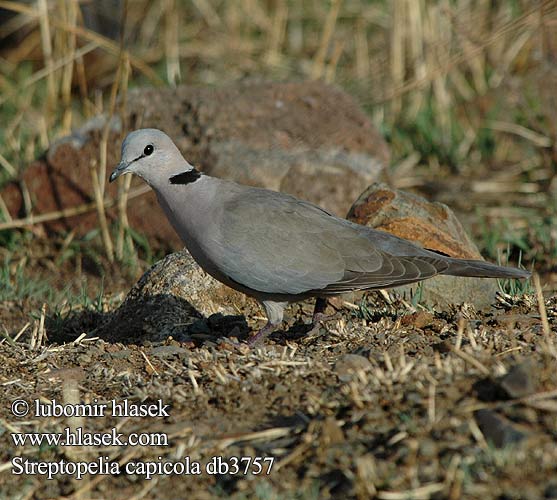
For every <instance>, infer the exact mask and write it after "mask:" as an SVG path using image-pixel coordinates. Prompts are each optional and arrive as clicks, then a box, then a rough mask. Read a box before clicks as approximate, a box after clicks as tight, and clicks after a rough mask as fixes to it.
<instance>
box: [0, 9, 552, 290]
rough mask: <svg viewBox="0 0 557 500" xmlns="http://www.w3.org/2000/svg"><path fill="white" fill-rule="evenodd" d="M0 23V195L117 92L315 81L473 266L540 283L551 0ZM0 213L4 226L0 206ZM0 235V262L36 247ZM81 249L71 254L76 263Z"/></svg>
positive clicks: (546, 215) (120, 14) (97, 14)
mask: <svg viewBox="0 0 557 500" xmlns="http://www.w3.org/2000/svg"><path fill="white" fill-rule="evenodd" d="M0 9H3V11H2V24H1V25H0V39H1V40H2V41H1V46H0V123H1V126H0V182H1V183H5V182H6V181H7V180H8V179H11V178H15V177H17V175H18V174H19V173H20V171H21V169H23V168H25V166H26V165H28V164H29V163H30V162H31V161H32V160H33V159H35V158H36V157H37V156H38V155H40V154H42V153H44V151H45V150H46V149H47V148H48V145H49V143H50V142H51V141H52V140H54V139H56V138H57V137H59V136H61V135H64V134H67V133H68V132H69V131H70V130H71V129H72V127H76V126H79V125H80V124H81V123H83V122H84V121H85V120H86V119H87V118H89V117H92V116H94V115H96V114H99V113H101V112H106V111H107V110H108V111H109V112H113V111H114V109H115V107H116V106H117V104H116V103H117V102H120V103H123V104H121V105H125V94H126V91H127V89H128V87H134V86H138V85H154V86H166V85H170V86H175V85H178V84H180V83H184V84H199V85H208V86H212V85H220V84H223V83H226V82H231V81H236V80H238V79H242V78H247V77H255V78H266V79H271V80H292V79H296V80H304V79H323V80H325V81H327V82H330V83H332V84H335V85H338V86H340V87H342V88H343V89H345V90H346V91H348V92H349V93H350V94H352V95H353V96H355V97H356V99H357V100H358V101H359V102H360V103H361V104H362V106H363V107H364V108H365V109H366V111H367V112H368V113H369V115H370V116H371V117H372V119H373V121H374V122H375V123H376V124H377V126H378V127H379V128H380V130H381V131H382V132H383V134H384V136H385V137H386V139H387V141H388V142H389V143H390V146H391V150H392V165H391V168H390V170H389V177H390V182H391V184H393V185H394V186H395V187H398V188H403V189H412V190H416V191H418V192H421V193H422V194H425V195H426V196H428V197H429V198H430V199H434V200H439V201H443V202H445V203H447V204H449V205H450V206H451V207H453V208H455V209H456V210H457V212H458V213H459V215H460V216H461V217H463V218H464V220H465V223H466V224H467V226H468V227H471V228H472V230H473V233H474V236H475V239H476V241H477V242H478V243H479V245H480V248H481V250H482V251H483V252H484V255H485V256H486V258H490V259H493V260H498V259H502V260H506V259H508V258H509V257H510V258H511V260H514V261H515V262H516V261H517V260H518V256H519V254H521V255H522V261H523V263H524V264H525V265H526V266H527V267H529V266H531V264H532V263H533V262H534V261H535V263H536V267H537V268H538V269H539V271H540V272H542V273H543V274H544V278H545V281H546V282H548V283H552V282H553V281H555V280H554V279H553V271H554V270H555V269H556V265H557V247H556V243H555V241H556V238H555V236H556V234H557V226H556V223H555V212H556V202H555V192H556V190H557V186H556V183H555V173H556V169H557V121H556V116H557V105H556V101H557V93H556V92H555V89H556V88H557V2H556V1H555V0H544V1H538V2H532V1H527V0H510V1H492V0H452V1H449V0H394V1H390V2H388V1H380V0H367V1H364V0H329V1H321V0H304V1H303V2H301V1H296V0H231V1H224V0H188V1H186V0H128V1H118V0H100V1H98V2H87V1H81V2H80V1H78V0H36V1H3V0H0ZM117 98H118V99H119V101H117ZM105 168H106V165H105ZM108 168H110V166H109V167H108ZM102 192H104V191H103V188H101V193H100V194H102ZM98 195H99V193H96V194H95V196H98ZM92 196H93V195H92ZM101 198H102V196H101ZM0 212H2V213H3V217H4V220H6V218H7V217H8V214H7V213H6V210H5V207H4V204H3V201H2V200H1V199H0ZM3 233H4V234H2V237H1V239H2V243H3V244H4V246H5V249H8V250H7V251H8V252H9V253H10V255H11V253H13V251H14V244H13V242H14V241H17V245H18V246H20V245H21V244H23V246H25V245H29V244H30V241H33V239H34V238H36V236H34V235H33V233H31V235H27V236H25V238H23V239H22V237H21V236H18V237H17V238H16V240H14V235H13V231H3ZM18 234H19V233H18ZM90 240H91V241H89V240H88V241H87V242H86V243H87V244H86V245H83V244H79V243H76V242H72V245H73V247H72V248H74V249H75V251H76V252H79V251H80V250H79V249H80V248H84V247H85V246H86V247H87V248H89V250H88V251H89V252H90V248H91V245H93V243H92V240H93V238H90ZM10 241H12V245H11V246H10V244H9V242H10ZM22 241H23V243H22ZM68 246H69V245H68ZM99 248H100V249H101V251H102V245H100V246H99ZM66 250H67V248H66ZM5 252H6V250H5ZM146 253H148V254H150V252H149V251H147V252H146ZM504 254H506V255H504ZM6 255H8V254H6V253H5V256H6ZM150 255H151V254H150ZM5 258H7V257H5Z"/></svg>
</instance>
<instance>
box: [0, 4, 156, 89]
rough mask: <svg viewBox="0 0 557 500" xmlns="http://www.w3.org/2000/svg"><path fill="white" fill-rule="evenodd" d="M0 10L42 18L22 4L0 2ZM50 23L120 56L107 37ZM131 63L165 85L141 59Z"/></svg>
mask: <svg viewBox="0 0 557 500" xmlns="http://www.w3.org/2000/svg"><path fill="white" fill-rule="evenodd" d="M0 8H4V9H7V10H11V11H14V12H19V13H22V14H26V15H28V16H31V17H40V12H39V11H38V10H36V9H33V8H32V7H29V6H27V5H24V4H22V3H20V2H12V1H8V0H0ZM49 21H50V25H51V26H53V27H55V28H58V29H61V30H64V31H68V32H70V33H74V34H75V35H77V36H78V37H80V38H83V39H85V40H87V41H89V42H95V43H97V45H98V46H99V47H100V48H102V49H104V50H105V51H106V52H108V53H109V54H112V55H115V56H119V54H120V48H119V46H118V44H116V43H114V42H113V41H112V40H110V39H108V38H106V37H105V36H102V35H99V34H98V33H96V32H94V31H91V30H88V29H86V28H82V27H81V26H70V25H69V24H67V23H65V22H63V21H60V20H57V19H54V18H51V19H50V20H49ZM130 63H131V65H132V66H133V67H134V68H136V69H137V70H138V71H139V72H140V73H142V74H143V75H144V76H145V77H147V78H148V79H149V80H150V81H151V83H153V84H155V85H160V84H162V83H163V81H162V80H161V78H160V77H159V76H158V75H157V74H156V72H155V71H154V70H152V69H151V68H150V67H149V65H148V64H147V63H145V61H143V60H142V59H140V58H139V57H137V56H131V55H130Z"/></svg>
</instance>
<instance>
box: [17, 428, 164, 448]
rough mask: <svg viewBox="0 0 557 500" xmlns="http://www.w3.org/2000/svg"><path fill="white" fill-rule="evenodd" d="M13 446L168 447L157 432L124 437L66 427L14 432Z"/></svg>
mask: <svg viewBox="0 0 557 500" xmlns="http://www.w3.org/2000/svg"><path fill="white" fill-rule="evenodd" d="M12 441H13V443H14V445H15V446H25V445H26V444H28V445H31V446H41V445H47V446H168V436H167V435H166V434H164V433H157V432H141V433H135V432H132V433H130V434H128V436H125V435H124V434H122V433H121V432H118V431H117V430H116V429H115V428H112V429H111V430H110V432H103V433H100V432H95V433H93V432H87V431H84V430H83V428H81V427H77V428H76V429H74V430H71V429H70V428H68V427H66V428H65V429H64V430H63V432H48V433H47V432H44V433H43V432H26V433H23V432H14V433H12Z"/></svg>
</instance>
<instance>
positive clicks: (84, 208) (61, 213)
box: [0, 186, 150, 231]
mask: <svg viewBox="0 0 557 500" xmlns="http://www.w3.org/2000/svg"><path fill="white" fill-rule="evenodd" d="M149 190H150V188H149V187H148V186H141V187H139V188H136V189H133V190H131V191H130V193H129V194H128V200H131V199H133V198H137V197H138V196H141V195H143V194H145V193H147V192H148V191H149ZM117 203H118V199H106V200H105V201H104V207H105V208H110V207H112V206H114V205H116V204H117ZM96 207H97V202H96V201H94V202H91V203H84V204H83V205H79V206H77V207H71V208H65V209H63V210H56V211H54V212H48V213H46V214H40V215H29V216H28V217H25V218H24V219H13V220H11V221H9V222H3V223H0V231H3V230H5V229H15V228H21V227H26V226H32V225H34V224H40V223H43V222H51V221H55V220H60V219H65V218H67V217H74V216H76V215H82V214H85V213H87V212H91V211H93V210H95V208H96Z"/></svg>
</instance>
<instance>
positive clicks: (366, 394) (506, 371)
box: [0, 273, 557, 499]
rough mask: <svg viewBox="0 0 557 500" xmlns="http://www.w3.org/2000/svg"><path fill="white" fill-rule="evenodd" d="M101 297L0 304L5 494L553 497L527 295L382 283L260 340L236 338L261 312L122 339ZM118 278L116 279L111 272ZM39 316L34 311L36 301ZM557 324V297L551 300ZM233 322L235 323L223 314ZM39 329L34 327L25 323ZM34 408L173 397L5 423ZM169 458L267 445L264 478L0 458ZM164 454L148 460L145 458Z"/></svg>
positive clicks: (115, 298) (549, 396) (546, 379)
mask: <svg viewBox="0 0 557 500" xmlns="http://www.w3.org/2000/svg"><path fill="white" fill-rule="evenodd" d="M113 274H114V275H113V277H112V281H111V283H109V286H108V287H107V288H106V291H107V293H106V297H108V298H110V297H112V300H110V299H105V301H104V304H103V307H102V308H101V309H100V310H96V311H95V310H91V309H87V310H81V311H80V310H74V311H73V312H70V313H66V314H62V315H58V316H56V315H54V314H51V312H50V308H49V309H48V311H49V312H48V313H47V314H46V315H45V318H44V324H45V325H46V327H45V328H44V331H45V332H46V335H47V337H48V338H47V339H42V342H38V344H40V345H37V346H35V348H32V347H31V346H30V344H31V342H32V339H31V336H32V331H33V327H36V334H35V340H36V338H37V335H40V334H41V327H40V324H41V318H40V317H36V316H35V318H33V317H32V316H30V315H31V313H32V309H33V308H34V307H35V308H36V307H37V304H33V303H32V301H30V302H29V303H28V304H26V305H25V306H24V307H22V308H20V309H19V310H18V311H17V313H16V314H14V312H13V310H14V309H13V308H12V309H9V310H8V308H6V307H4V308H2V309H0V315H1V319H0V321H1V323H2V324H4V325H5V326H6V329H7V331H8V332H9V334H10V336H11V337H12V338H13V337H14V336H15V334H16V333H17V330H18V329H19V328H20V325H21V319H22V318H25V319H26V321H30V323H31V325H30V327H29V328H28V330H27V331H26V332H25V333H24V334H23V335H22V336H21V337H20V338H19V339H18V340H17V341H16V342H13V341H12V340H11V339H5V340H3V341H1V343H0V360H1V365H0V384H2V391H1V392H0V400H1V402H0V419H1V421H2V427H3V428H4V429H5V430H4V433H3V434H2V435H1V436H0V442H1V448H0V449H1V450H2V451H0V464H1V465H2V467H1V469H0V485H1V486H0V497H1V498H58V497H71V498H169V499H170V498H199V499H204V498H215V497H232V498H294V497H295V498H371V497H376V498H384V499H399V498H454V499H456V498H478V499H480V498H481V499H485V498H532V499H534V498H542V497H544V496H545V497H546V498H554V497H555V493H556V490H557V466H556V464H557V447H556V446H555V439H556V438H557V420H556V416H557V401H556V398H557V392H556V389H557V371H556V370H555V360H556V355H555V347H554V346H553V345H552V343H551V342H550V341H549V340H548V337H546V336H545V335H544V333H543V328H542V321H541V319H540V312H539V309H538V304H537V302H536V300H535V298H534V297H524V298H522V299H512V298H510V297H505V296H500V298H499V300H498V301H497V303H496V304H495V306H496V307H494V308H492V309H491V310H490V311H488V312H477V311H475V310H473V309H472V308H470V307H467V306H463V307H456V306H455V307H453V308H450V309H449V310H444V311H430V310H424V309H423V308H420V307H417V308H415V307H413V306H412V305H410V304H408V303H406V302H403V301H400V300H395V299H394V298H393V295H392V294H391V295H389V296H388V297H389V299H390V302H389V301H387V300H386V298H385V297H383V296H381V295H379V294H370V295H369V296H368V297H367V298H366V305H365V307H364V308H363V309H361V310H358V311H357V310H355V309H354V307H353V306H350V305H349V304H346V303H345V304H344V306H343V305H342V303H341V302H337V303H336V308H332V307H329V309H328V313H329V318H328V319H327V320H325V321H324V322H323V323H322V324H321V326H320V328H318V329H314V330H311V331H309V332H308V330H309V326H307V325H306V323H309V321H310V314H311V304H310V303H303V304H299V305H296V306H292V307H291V308H290V310H289V315H288V318H287V324H285V327H284V329H283V330H281V331H279V332H276V333H275V334H273V336H272V337H271V338H270V339H269V341H268V342H267V343H266V344H265V345H264V346H262V347H260V348H257V349H250V348H248V346H247V344H245V342H244V340H245V338H246V336H247V335H248V333H249V327H251V328H256V327H258V326H261V324H262V321H261V317H260V314H261V313H260V312H259V311H257V310H255V309H251V308H250V307H248V308H247V309H243V310H242V311H241V312H242V313H245V317H246V318H247V321H248V323H247V324H246V323H245V321H243V320H242V321H239V320H238V318H220V319H219V318H212V321H209V322H208V324H209V325H212V328H211V330H210V331H208V332H207V331H205V332H199V333H198V334H194V335H193V341H191V340H190V341H187V342H178V341H176V340H175V339H172V338H167V339H165V340H163V341H161V342H153V341H149V340H148V339H137V338H134V337H133V336H130V337H128V338H124V339H120V341H118V342H115V341H114V340H111V339H110V338H109V337H110V336H106V335H105V337H104V338H98V337H95V336H93V337H90V338H83V336H80V333H89V334H91V333H92V334H93V335H94V331H95V327H96V326H97V325H98V324H99V323H100V322H101V321H102V320H103V319H104V318H106V316H107V315H110V314H111V310H113V309H114V308H115V307H116V305H117V304H118V303H119V301H121V294H120V295H117V294H116V292H117V291H120V290H121V289H122V282H125V281H126V280H128V282H130V283H131V282H133V279H130V277H129V276H128V277H121V278H119V277H118V276H116V274H117V273H113ZM120 280H121V281H120ZM34 311H35V313H34V314H35V315H36V309H34ZM547 314H548V318H549V326H550V327H551V328H552V329H554V328H555V320H556V318H557V304H556V302H555V300H549V301H547ZM232 325H233V326H232ZM37 332H38V333H37ZM37 398H40V400H41V401H42V402H44V403H46V402H48V401H50V400H56V401H57V402H59V403H71V402H72V401H79V402H93V401H95V400H97V402H98V403H104V402H110V401H111V400H116V401H117V402H122V401H123V400H129V401H130V402H136V403H144V404H148V403H155V402H157V401H158V400H162V402H163V403H164V404H168V405H170V411H169V413H170V416H169V417H160V418H159V417H153V418H150V417H146V418H123V417H115V416H111V415H108V416H105V417H102V418H93V417H89V418H82V419H81V420H80V419H77V420H76V419H75V418H73V419H72V418H64V417H62V418H54V417H50V418H46V417H43V418H37V417H34V416H33V415H29V417H27V418H20V419H18V418H16V417H14V415H13V414H12V413H11V411H10V407H11V404H12V402H13V401H14V400H16V399H25V400H27V401H32V400H34V399H37ZM78 426H82V427H83V428H84V429H85V430H87V431H90V432H109V431H110V429H111V428H113V427H116V428H117V429H118V431H119V432H122V433H123V434H124V435H129V434H130V433H132V432H163V433H166V434H167V435H168V437H169V444H168V446H164V447H157V446H148V447H145V446H137V447H132V446H111V447H106V446H105V447H102V446H82V447H70V446H44V445H43V446H30V445H26V446H24V447H15V446H14V444H13V442H12V438H11V434H12V433H14V432H61V431H62V429H64V428H65V427H70V428H72V429H73V428H75V427H78ZM14 456H23V457H25V458H27V459H29V460H31V461H45V462H58V461H60V460H67V461H73V462H78V461H89V462H92V461H95V460H98V459H99V457H106V460H107V461H111V462H119V463H120V465H121V466H122V467H123V466H124V464H126V463H129V462H137V461H141V462H149V461H152V462H156V463H158V462H161V461H162V462H164V461H171V462H177V461H180V460H183V459H184V458H185V457H190V460H192V461H199V462H200V463H201V464H202V465H204V464H206V463H207V462H208V461H209V460H210V459H211V458H212V457H215V456H222V457H227V458H228V457H273V458H274V464H273V467H272V469H271V472H270V474H268V475H266V474H262V475H254V474H248V475H243V474H230V473H229V474H217V475H210V474H207V473H203V474H201V475H188V476H185V477H180V476H177V475H155V476H153V478H152V479H150V480H146V479H145V477H144V476H140V475H126V474H120V475H116V476H112V475H91V476H87V477H85V478H84V479H81V480H79V481H78V480H76V479H73V478H72V477H70V476H67V475H66V476H64V475H58V476H56V477H55V478H54V479H52V480H46V479H45V478H44V477H41V476H39V475H35V476H32V475H27V476H25V475H14V474H12V472H11V471H10V468H9V465H8V464H10V461H11V460H12V458H13V457H14ZM159 457H160V458H159Z"/></svg>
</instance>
